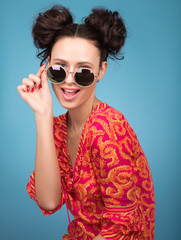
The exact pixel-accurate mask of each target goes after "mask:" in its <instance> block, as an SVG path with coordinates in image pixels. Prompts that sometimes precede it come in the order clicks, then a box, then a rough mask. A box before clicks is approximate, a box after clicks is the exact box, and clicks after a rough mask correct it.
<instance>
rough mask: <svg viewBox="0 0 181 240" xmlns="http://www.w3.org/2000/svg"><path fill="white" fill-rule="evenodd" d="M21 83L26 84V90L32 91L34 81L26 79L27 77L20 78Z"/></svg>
mask: <svg viewBox="0 0 181 240" xmlns="http://www.w3.org/2000/svg"><path fill="white" fill-rule="evenodd" d="M22 83H23V85H25V86H26V89H27V92H29V91H30V92H33V91H34V88H35V82H34V81H32V80H30V79H28V78H23V80H22Z"/></svg>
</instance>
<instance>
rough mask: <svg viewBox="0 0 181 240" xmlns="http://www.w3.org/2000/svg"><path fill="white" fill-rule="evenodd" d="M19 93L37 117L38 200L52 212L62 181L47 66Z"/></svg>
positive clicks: (36, 166)
mask: <svg viewBox="0 0 181 240" xmlns="http://www.w3.org/2000/svg"><path fill="white" fill-rule="evenodd" d="M17 89H18V91H19V93H20V95H21V97H22V99H23V100H24V101H25V102H26V103H27V104H28V105H29V106H30V107H31V108H32V110H33V111H34V113H35V119H36V125H37V147H36V161H35V191H36V198H37V201H38V204H39V206H40V207H41V208H43V209H46V210H53V209H55V208H56V207H58V205H59V203H60V198H61V179H60V172H59V165H58V159H57V155H56V149H55V144H54V137H53V109H52V96H51V93H50V89H49V85H48V79H47V75H46V70H45V64H44V65H42V66H41V68H40V69H39V71H38V73H37V74H36V75H35V74H30V75H29V77H28V78H24V79H23V81H22V85H20V86H18V87H17ZM30 185H31V184H30ZM33 188H34V186H33Z"/></svg>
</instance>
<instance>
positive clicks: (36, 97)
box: [17, 64, 53, 116]
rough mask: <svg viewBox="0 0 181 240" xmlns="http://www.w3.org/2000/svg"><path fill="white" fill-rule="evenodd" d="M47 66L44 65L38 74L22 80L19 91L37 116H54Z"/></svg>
mask: <svg viewBox="0 0 181 240" xmlns="http://www.w3.org/2000/svg"><path fill="white" fill-rule="evenodd" d="M45 68H46V66H45V64H44V65H42V66H41V67H40V69H39V71H38V73H37V74H36V75H35V74H30V75H29V77H28V78H24V79H23V80H22V85H20V86H18V87H17V89H18V91H19V93H20V95H21V97H22V99H23V100H24V101H25V102H26V103H27V104H28V105H29V106H30V107H31V108H32V110H33V111H34V112H35V115H37V116H45V115H48V114H52V112H53V111H52V96H51V93H50V88H49V85H48V79H47V75H46V70H45Z"/></svg>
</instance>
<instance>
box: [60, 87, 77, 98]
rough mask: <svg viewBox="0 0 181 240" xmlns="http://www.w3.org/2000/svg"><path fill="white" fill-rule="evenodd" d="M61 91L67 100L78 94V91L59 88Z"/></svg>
mask: <svg viewBox="0 0 181 240" xmlns="http://www.w3.org/2000/svg"><path fill="white" fill-rule="evenodd" d="M61 90H62V94H63V96H64V98H65V99H67V100H72V99H73V98H74V97H76V96H77V94H78V93H79V92H80V90H79V89H66V88H61Z"/></svg>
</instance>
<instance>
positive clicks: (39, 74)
mask: <svg viewBox="0 0 181 240" xmlns="http://www.w3.org/2000/svg"><path fill="white" fill-rule="evenodd" d="M45 68H46V65H45V64H43V65H41V67H40V69H39V71H38V72H37V74H36V75H37V76H38V77H39V78H40V77H41V74H42V72H43V71H44V70H45Z"/></svg>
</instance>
